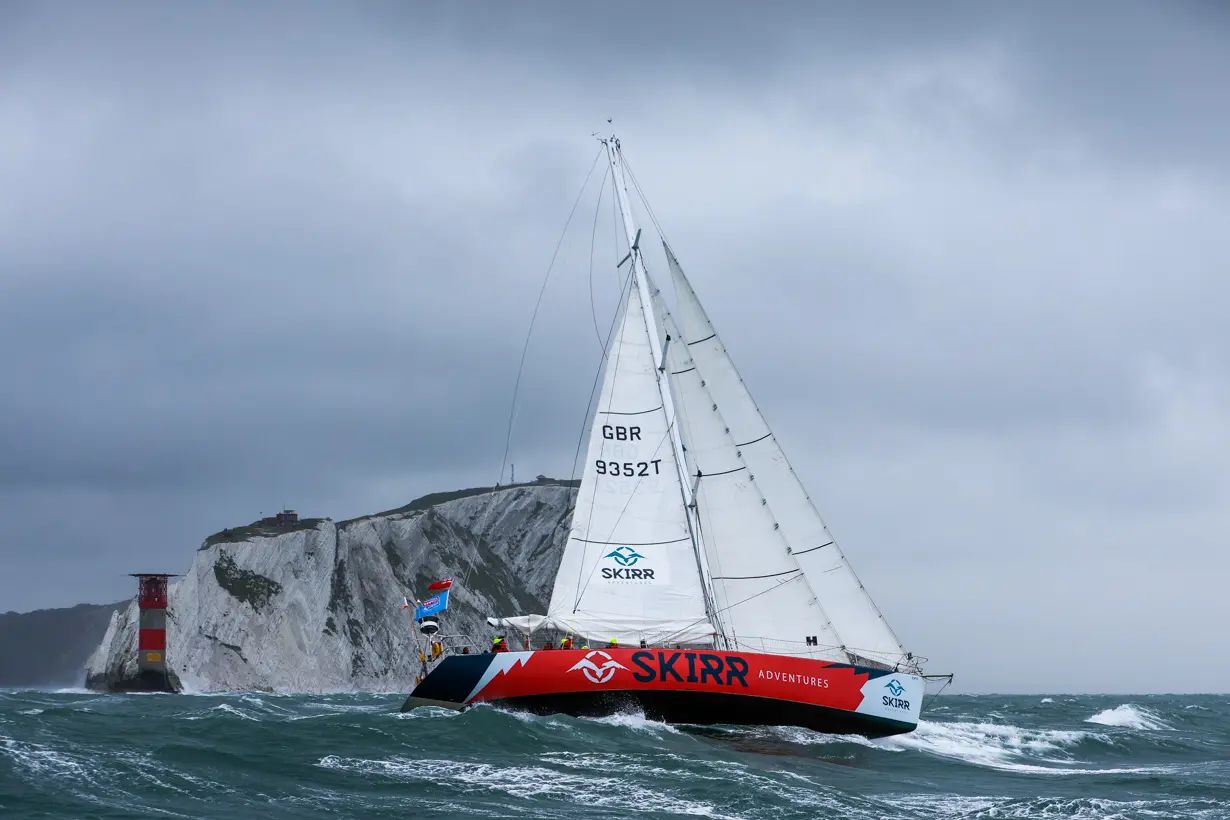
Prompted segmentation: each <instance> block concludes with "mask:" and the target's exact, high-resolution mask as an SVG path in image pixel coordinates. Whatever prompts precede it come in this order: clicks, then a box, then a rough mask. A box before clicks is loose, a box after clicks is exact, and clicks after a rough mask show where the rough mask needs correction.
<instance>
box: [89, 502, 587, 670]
mask: <svg viewBox="0 0 1230 820" xmlns="http://www.w3.org/2000/svg"><path fill="white" fill-rule="evenodd" d="M467 492H468V493H470V494H468V495H467V494H466V493H467ZM575 497H576V490H575V489H574V488H573V487H571V486H567V485H565V484H563V483H555V482H550V483H548V482H539V483H537V484H533V485H521V486H515V487H510V488H505V489H501V490H498V491H496V493H495V494H494V495H492V494H491V493H488V492H483V491H463V492H461V493H444V494H439V495H436V496H427V497H425V498H423V499H419V500H418V501H416V502H412V503H411V504H409V505H407V506H406V507H403V508H400V509H398V510H392V511H390V512H387V513H381V514H378V515H372V516H367V517H363V518H358V519H355V520H352V521H345V522H340V523H336V524H335V523H334V522H332V521H329V520H327V519H314V520H308V521H304V522H300V524H299V525H298V527H297V528H294V529H291V530H290V531H278V530H277V529H276V528H268V527H261V526H259V525H253V526H251V527H245V528H240V529H237V530H233V531H224V532H223V533H218V534H216V535H213V536H210V537H209V538H208V539H206V541H205V543H204V545H202V546H201V548H200V549H199V550H198V551H197V553H196V556H195V560H194V561H193V563H192V567H191V569H190V570H188V572H187V573H186V575H185V576H184V577H183V578H182V579H180V580H179V581H178V582H177V583H175V584H173V585H172V586H171V590H170V596H169V599H170V604H169V608H168V613H167V615H168V617H167V659H168V662H169V663H168V665H169V668H170V670H171V671H172V672H173V677H176V678H178V681H179V683H180V685H182V687H183V689H184V690H186V691H197V692H210V691H228V690H245V691H253V690H269V691H282V692H333V691H355V690H364V691H393V692H400V691H406V690H407V689H409V688H410V687H411V686H412V685H413V682H414V675H415V669H416V668H417V655H418V649H417V644H416V642H415V636H414V631H413V628H412V627H413V624H412V623H411V615H410V613H408V612H407V611H406V610H404V609H403V608H402V596H403V595H413V594H414V593H418V594H419V595H420V596H421V595H423V593H424V591H425V590H426V588H427V585H428V584H429V583H430V582H432V581H435V580H438V579H440V578H444V577H448V576H453V577H455V578H456V579H457V584H456V585H454V588H453V590H452V592H451V594H450V601H449V609H448V611H447V612H446V613H445V615H444V617H443V619H442V624H443V626H444V627H445V629H444V631H445V632H448V633H460V634H468V635H471V636H473V638H474V641H475V645H477V646H481V645H483V644H484V643H485V642H486V641H487V640H489V638H490V629H489V628H488V627H487V626H486V625H485V622H484V621H485V618H486V617H487V616H488V615H491V614H513V613H532V612H544V611H545V609H546V602H547V600H548V599H549V598H550V594H551V585H552V582H553V580H554V575H555V570H556V568H557V567H558V566H559V560H560V555H561V553H562V550H563V547H564V542H565V541H566V539H567V534H568V520H569V515H570V514H571V511H572V504H573V502H574V499H575ZM463 577H464V579H465V580H464V583H462V579H463ZM136 657H137V605H136V602H135V600H134V601H133V602H132V603H130V604H129V606H128V607H127V608H125V609H122V610H120V611H119V612H117V613H116V614H114V615H113V616H112V618H111V622H110V625H109V626H108V628H107V632H106V635H105V636H104V637H103V640H102V643H101V644H100V645H99V647H98V649H97V650H96V651H95V652H94V654H93V655H92V656H91V657H90V660H89V662H88V663H87V665H86V686H88V687H90V688H94V689H111V688H115V687H116V686H117V685H119V684H120V683H121V682H122V681H124V680H126V679H130V678H132V677H133V676H134V675H135V674H136Z"/></svg>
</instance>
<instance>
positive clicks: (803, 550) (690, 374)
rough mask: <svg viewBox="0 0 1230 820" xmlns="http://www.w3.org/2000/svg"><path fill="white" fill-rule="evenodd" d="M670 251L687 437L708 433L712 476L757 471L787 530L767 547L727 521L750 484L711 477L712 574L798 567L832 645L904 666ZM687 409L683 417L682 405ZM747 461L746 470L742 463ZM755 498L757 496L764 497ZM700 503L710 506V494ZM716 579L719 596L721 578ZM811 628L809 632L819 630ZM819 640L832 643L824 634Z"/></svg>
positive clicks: (778, 524) (705, 484) (855, 656)
mask: <svg viewBox="0 0 1230 820" xmlns="http://www.w3.org/2000/svg"><path fill="white" fill-rule="evenodd" d="M664 244H665V243H664ZM666 257H667V262H668V266H669V268H670V271H671V276H672V278H673V280H674V283H675V290H676V294H677V297H678V300H679V322H680V324H681V325H682V328H681V329H682V336H683V338H684V339H685V340H687V345H686V347H687V353H688V355H689V356H690V359H691V363H690V364H688V365H686V366H685V365H683V364H682V363H681V364H679V366H678V367H673V368H672V370H678V371H683V372H678V373H674V374H673V376H672V379H673V380H674V384H675V388H676V393H677V395H678V394H683V395H684V396H685V397H687V396H689V395H690V396H691V398H688V399H686V400H684V401H682V402H681V404H684V405H685V406H686V407H687V414H688V428H687V430H686V431H685V439H686V438H687V437H688V436H689V435H691V436H698V435H699V436H703V437H704V438H703V439H702V440H703V441H705V442H706V444H705V445H703V446H704V448H705V450H706V452H708V453H709V454H708V455H707V456H706V457H705V458H708V459H710V463H709V464H708V465H706V464H705V463H700V464H699V466H700V469H701V470H702V471H703V472H704V473H706V474H712V473H718V472H721V471H723V470H737V471H738V472H737V473H731V475H738V476H743V475H746V476H747V477H748V480H747V482H746V483H747V484H748V490H750V489H751V486H752V483H753V482H752V481H751V478H752V477H754V485H755V487H756V488H758V490H759V493H758V495H759V497H760V498H763V499H764V508H765V509H766V510H768V511H769V512H770V514H771V517H772V519H773V524H774V526H775V528H776V529H775V533H777V534H779V536H780V539H781V544H782V546H781V547H778V548H777V549H776V551H773V550H771V549H770V547H769V546H768V545H767V544H765V545H764V546H760V545H761V544H764V543H765V542H764V540H763V538H761V540H756V538H755V537H754V536H753V535H752V534H751V533H749V532H747V530H748V527H749V526H750V525H747V524H744V525H742V526H740V525H739V523H738V521H734V520H732V521H730V522H729V523H727V524H724V525H723V524H720V523H719V522H720V521H726V520H728V519H733V518H735V516H732V515H729V514H728V513H727V510H728V509H729V505H734V504H736V503H738V504H740V505H743V504H745V502H744V501H741V500H738V499H740V498H742V497H744V496H746V494H747V490H742V489H741V488H740V487H739V486H738V484H739V480H725V481H722V480H720V479H717V478H714V479H707V478H703V479H702V480H701V482H700V488H701V490H702V492H705V493H707V494H708V496H710V497H711V498H712V501H711V502H710V504H709V505H708V506H709V508H710V509H709V510H708V513H706V511H705V508H704V507H703V506H702V509H701V515H702V520H703V519H704V518H705V517H706V515H708V516H710V522H709V523H708V524H706V526H705V529H704V535H705V540H706V546H707V547H708V548H710V554H711V555H712V556H713V557H712V558H711V560H710V563H711V571H712V573H713V575H714V576H715V578H716V577H718V576H732V575H751V574H761V575H772V574H774V573H778V572H785V571H786V568H787V566H797V567H799V568H801V569H802V575H804V576H805V580H804V579H802V578H800V579H799V580H798V581H795V582H793V583H795V584H796V585H797V586H798V587H799V588H800V589H803V588H806V587H809V588H810V589H811V590H812V591H813V592H814V594H815V600H816V601H817V602H818V604H819V605H820V606H821V607H822V611H823V613H824V617H825V618H826V620H827V623H828V624H830V625H831V630H830V631H829V632H828V633H827V634H829V635H830V636H831V638H830V641H829V642H830V643H836V644H840V645H841V646H842V647H843V648H844V650H845V654H846V655H847V657H849V658H850V659H851V660H854V661H856V662H866V661H873V662H876V663H881V664H886V665H895V664H897V663H899V662H900V661H901V660H902V659H903V657H904V655H905V650H904V649H903V648H902V647H901V643H900V642H899V641H898V640H897V637H896V636H895V635H894V634H893V631H892V629H891V628H889V626H888V624H887V622H886V621H885V620H884V618H883V616H882V615H881V614H880V611H879V609H878V608H877V607H876V605H875V603H874V602H873V601H872V600H871V598H870V596H869V595H868V594H867V592H866V590H865V589H864V588H863V586H862V584H861V583H860V582H859V580H858V578H857V577H856V576H855V575H854V572H853V570H852V569H851V568H850V565H849V563H848V562H847V561H846V558H845V556H844V555H843V554H842V552H841V550H840V549H839V548H838V546H837V544H836V542H835V541H834V540H833V538H832V537H831V536H830V535H829V532H828V528H827V527H826V526H825V524H824V521H823V520H822V519H821V517H820V514H819V512H818V511H817V510H816V508H815V506H814V505H813V504H812V501H811V499H810V498H809V497H808V495H807V491H806V490H805V489H804V488H803V485H802V483H801V482H800V481H799V479H798V477H797V476H796V475H795V472H794V470H793V469H792V468H791V466H790V463H789V462H788V461H787V459H786V456H785V454H784V453H783V452H782V449H781V447H780V446H778V443H777V440H776V438H775V437H774V435H773V433H772V431H771V430H770V429H769V426H768V424H766V423H765V420H764V417H763V416H762V415H761V413H760V410H759V408H758V407H757V406H756V402H755V401H754V399H753V398H752V396H751V394H750V392H749V391H748V389H747V387H746V386H745V385H744V384H743V380H742V379H741V378H740V377H739V374H738V372H737V371H736V369H735V366H734V363H733V362H732V361H731V360H730V357H729V356H728V355H727V353H726V349H725V348H724V347H723V345H722V342H721V339H720V338H719V337H718V335H717V332H716V331H715V330H714V328H713V325H712V323H711V322H710V321H709V317H708V316H707V315H706V313H705V311H704V308H702V307H701V305H700V302H699V300H698V299H697V298H696V293H695V291H694V290H693V289H692V286H691V284H690V283H689V282H688V279H687V277H686V276H685V275H684V273H683V269H682V268H681V267H680V265H679V262H678V260H677V259H676V258H675V256H674V254H673V253H672V252H671V250H670V248H669V246H667V247H666ZM680 347H682V345H681V346H680ZM688 367H694V368H695V370H691V371H689V370H687V368H688ZM684 377H687V378H686V379H685V378H684ZM697 385H702V386H703V390H704V393H703V394H702V393H697V392H696V391H697ZM706 402H707V403H708V404H709V405H712V406H715V407H716V408H717V409H716V410H714V411H713V413H712V414H710V415H709V416H708V417H707V418H702V417H701V416H698V414H697V412H696V411H695V410H694V409H693V408H695V407H698V406H699V407H704V406H706ZM679 412H680V413H681V415H682V413H683V412H684V411H682V410H680V411H679ZM702 415H703V414H702ZM714 418H720V419H721V421H720V422H718V424H719V425H720V426H721V427H722V428H723V430H725V429H727V428H728V429H729V437H730V438H731V446H730V447H727V448H725V449H726V450H729V451H731V452H730V453H727V454H725V455H723V454H722V450H723V448H722V447H720V446H718V444H716V443H712V444H710V443H708V442H710V441H711V440H712V439H713V438H714V437H715V436H716V433H713V432H711V431H710V432H700V431H702V430H707V428H708V427H714V424H713V423H712V422H713V419H714ZM702 421H707V422H708V425H707V427H706V425H702V424H701V422H702ZM689 447H690V449H695V450H696V451H697V453H696V454H695V455H693V456H691V457H692V458H696V459H697V460H698V461H702V462H703V459H700V458H698V456H699V455H700V452H701V449H702V445H701V443H700V441H696V442H694V443H692V444H690V445H689ZM733 452H737V453H738V458H736V459H731V458H730V455H731V454H733ZM744 467H746V469H743V468H744ZM741 493H742V495H741ZM756 500H757V501H759V498H757V499H756ZM701 504H702V505H704V500H703V497H702V501H701ZM713 516H717V517H718V518H713ZM721 526H731V527H735V528H736V529H732V530H731V532H732V533H734V532H740V533H741V535H740V536H739V537H737V538H726V537H723V536H724V533H722V532H721ZM741 538H745V539H749V540H747V541H746V542H743V541H740V540H739V539H741ZM715 539H716V542H717V543H718V544H719V546H718V547H716V549H714V548H713V546H712V543H711V542H714V541H715ZM784 550H788V551H789V555H786V556H785V557H783V551H784ZM719 563H720V565H721V566H720V568H719ZM777 577H779V578H787V577H791V576H789V575H780V576H777ZM740 583H742V584H743V586H744V587H745V588H747V589H751V588H752V587H751V586H750V583H751V582H740ZM714 585H715V594H716V593H717V589H716V587H717V586H718V582H717V581H716V580H715V582H714ZM778 597H781V598H782V601H783V602H782V604H781V606H782V607H783V608H789V609H790V610H792V611H796V612H797V611H799V607H798V604H797V603H788V602H787V601H786V598H785V596H784V595H781V594H780V593H777V592H775V593H772V594H766V595H765V599H766V600H765V607H766V608H769V607H773V606H776V604H775V603H771V602H770V600H771V599H774V598H778ZM728 605H729V604H728ZM740 609H742V610H747V609H748V605H747V604H743V605H740V606H739V607H735V608H732V609H730V610H729V611H723V610H722V609H719V612H720V617H721V618H722V622H723V623H724V624H729V623H730V622H731V618H732V617H733V618H735V619H736V620H735V623H736V624H737V623H738V620H737V619H738V618H739V617H741V613H740V612H739V610H740ZM749 617H751V616H749ZM758 617H768V616H758ZM799 617H802V615H800V616H799ZM804 622H807V623H815V620H814V618H813V619H809V620H807V621H804ZM775 628H776V625H775ZM798 632H799V630H798V629H797V628H796V627H795V626H794V625H793V622H791V624H790V625H789V627H788V628H786V629H784V630H780V631H777V632H769V633H765V634H768V635H779V636H782V637H785V636H787V635H790V636H793V635H796V634H798ZM807 634H808V635H809V636H810V635H812V634H813V633H807ZM819 642H820V643H824V640H823V639H821V640H820V641H819Z"/></svg>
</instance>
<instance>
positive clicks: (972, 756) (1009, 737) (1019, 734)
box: [875, 720, 1162, 775]
mask: <svg viewBox="0 0 1230 820" xmlns="http://www.w3.org/2000/svg"><path fill="white" fill-rule="evenodd" d="M1086 739H1097V740H1100V741H1102V742H1104V743H1110V742H1111V740H1110V738H1108V737H1106V736H1104V735H1099V734H1096V733H1093V732H1081V731H1063V730H1058V729H1024V728H1021V727H1019V726H1010V725H1005V724H1000V723H939V722H931V721H927V720H924V721H921V722H920V723H919V724H918V728H917V729H915V730H914V731H913V732H911V733H909V734H904V735H894V736H892V737H886V738H881V739H879V740H877V741H875V743H876V744H878V745H880V746H882V747H884V748H887V749H898V750H902V749H908V750H913V751H920V752H925V753H928V754H934V755H938V756H940V757H946V758H953V759H957V760H961V761H964V762H966V763H970V764H973V765H975V766H985V767H987V768H992V769H1001V770H1005V771H1015V772H1028V773H1037V774H1060V775H1068V774H1125V773H1140V772H1158V771H1162V770H1161V769H1157V768H1127V769H1084V768H1080V763H1081V761H1079V760H1075V759H1074V758H1073V757H1072V755H1071V754H1070V753H1069V751H1068V750H1069V749H1070V748H1071V747H1073V746H1075V745H1077V744H1078V743H1080V742H1081V741H1083V740H1086ZM1042 764H1050V765H1042Z"/></svg>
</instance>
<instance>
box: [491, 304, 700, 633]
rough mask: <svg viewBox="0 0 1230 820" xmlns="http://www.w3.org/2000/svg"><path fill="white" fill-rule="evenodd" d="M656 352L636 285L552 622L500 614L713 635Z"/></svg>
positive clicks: (594, 433) (612, 358)
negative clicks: (670, 431)
mask: <svg viewBox="0 0 1230 820" xmlns="http://www.w3.org/2000/svg"><path fill="white" fill-rule="evenodd" d="M656 358H657V357H656V356H655V351H654V350H653V349H652V346H651V343H650V338H649V334H648V330H647V326H646V317H645V312H644V310H643V307H642V302H641V296H640V291H639V289H638V288H637V287H636V285H635V284H633V286H632V287H631V289H630V291H629V293H628V297H627V300H626V303H625V305H624V315H623V317H622V320H621V321H620V324H619V329H618V331H617V333H616V335H615V337H614V339H613V340H612V343H611V348H610V350H609V351H608V353H607V361H606V367H605V373H604V376H603V385H602V393H601V396H600V397H599V400H598V406H597V409H596V411H595V414H594V422H593V427H592V429H591V431H590V438H589V450H588V454H587V456H586V460H585V465H584V469H583V471H582V474H581V486H580V489H579V490H578V492H577V501H576V507H575V509H574V510H573V515H572V526H571V531H570V533H569V537H568V543H567V545H566V546H565V548H564V555H563V559H562V560H561V562H560V567H559V572H558V573H557V574H556V576H555V587H554V589H553V591H552V593H551V603H550V606H549V607H548V612H547V617H546V621H545V624H544V622H542V621H535V620H533V619H532V616H531V618H527V619H502V620H501V621H500V622H501V623H504V624H506V625H508V626H514V627H518V628H523V627H524V626H530V625H531V624H532V625H534V626H541V625H546V626H549V627H551V628H554V629H558V630H566V631H570V632H573V633H574V634H577V635H582V636H585V637H587V638H588V639H589V640H590V642H591V643H593V642H596V641H601V642H604V643H605V642H606V641H607V640H609V639H610V638H618V639H619V640H620V641H621V642H636V641H639V640H641V639H644V640H646V641H647V642H650V643H658V644H661V643H668V642H669V643H675V642H679V643H705V642H710V641H712V639H713V633H714V629H713V627H712V626H711V625H710V623H709V619H708V616H707V614H706V611H705V598H704V595H703V592H702V586H701V580H700V572H699V569H698V567H697V563H696V557H695V553H694V549H693V544H692V538H691V533H690V530H689V527H688V520H687V514H686V509H685V507H684V504H683V500H682V491H681V487H680V476H679V469H678V467H677V466H676V463H675V456H674V450H673V448H672V444H671V440H670V438H669V427H668V424H667V417H666V413H665V410H664V407H663V401H662V395H661V393H660V392H659V387H658V372H657V362H656ZM522 621H524V624H522V623H521V622H522Z"/></svg>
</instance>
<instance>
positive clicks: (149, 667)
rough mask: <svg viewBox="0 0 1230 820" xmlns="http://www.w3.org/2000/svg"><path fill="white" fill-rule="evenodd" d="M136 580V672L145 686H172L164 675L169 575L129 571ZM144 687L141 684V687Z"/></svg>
mask: <svg viewBox="0 0 1230 820" xmlns="http://www.w3.org/2000/svg"><path fill="white" fill-rule="evenodd" d="M132 577H133V578H136V579H138V582H139V584H140V586H139V587H138V590H137V606H138V607H139V608H140V612H141V616H140V620H139V621H138V623H137V630H138V631H137V675H138V678H139V679H140V680H141V683H142V684H144V685H145V686H149V687H151V688H153V687H158V688H162V687H166V688H167V689H171V688H172V687H171V685H170V680H169V678H168V676H167V579H168V578H175V577H177V576H175V575H169V574H150V573H141V574H138V573H132ZM142 688H144V687H142Z"/></svg>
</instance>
